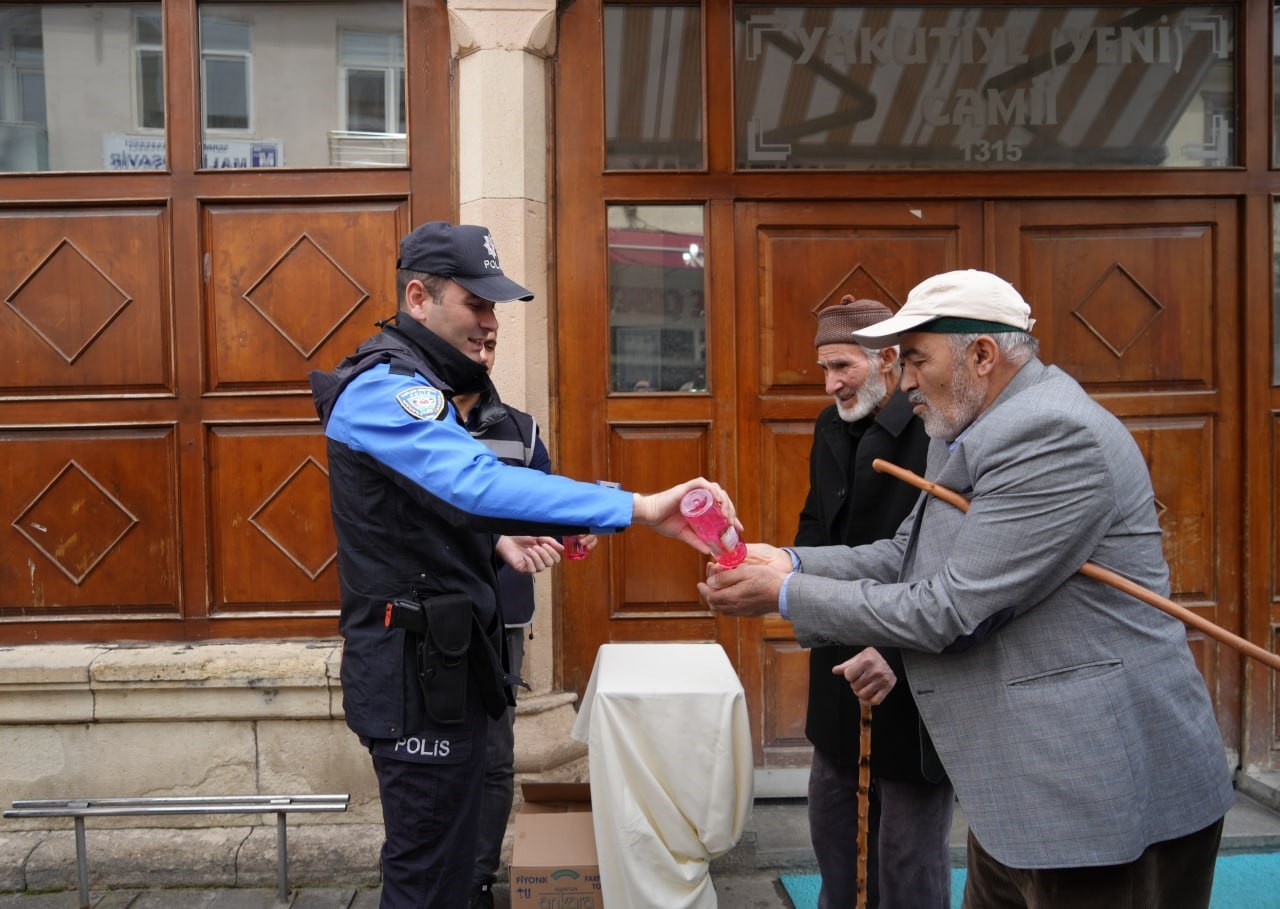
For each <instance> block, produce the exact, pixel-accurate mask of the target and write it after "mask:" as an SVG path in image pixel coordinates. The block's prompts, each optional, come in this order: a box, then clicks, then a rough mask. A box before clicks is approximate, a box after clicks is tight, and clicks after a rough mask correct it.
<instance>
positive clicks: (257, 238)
mask: <svg viewBox="0 0 1280 909" xmlns="http://www.w3.org/2000/svg"><path fill="white" fill-rule="evenodd" d="M204 218H205V230H204V241H205V244H206V251H205V256H206V261H207V262H208V263H209V266H208V269H209V270H208V274H209V275H210V277H208V278H207V280H206V293H207V295H208V299H207V301H206V306H207V308H208V314H207V319H208V326H209V338H208V342H207V343H208V351H209V376H208V386H209V389H210V390H213V391H234V390H247V389H255V390H263V389H269V388H281V387H286V388H296V389H302V388H305V387H306V377H307V373H308V372H309V371H310V370H312V369H328V368H331V367H332V366H333V365H334V364H335V363H336V362H337V361H338V360H340V359H342V357H344V356H346V355H347V354H349V353H350V352H351V351H352V350H354V349H355V348H356V346H357V345H358V344H359V343H360V342H361V341H363V340H364V339H365V338H367V337H369V336H370V335H372V334H374V332H375V331H376V330H377V329H376V328H375V327H374V325H373V323H374V321H375V320H377V319H385V318H387V317H388V316H390V315H391V314H393V313H394V312H395V311H396V308H397V301H396V289H395V262H396V255H397V251H398V244H399V242H400V237H401V236H402V235H403V234H404V232H405V230H406V229H407V213H406V210H405V206H404V205H403V204H400V203H393V202H378V203H363V204H355V203H351V204H340V205H339V204H332V203H305V202H296V203H292V204H289V205H279V204H278V205H274V206H271V207H265V206H243V205H234V206H232V205H216V206H210V207H209V208H207V209H206V210H205V215H204Z"/></svg>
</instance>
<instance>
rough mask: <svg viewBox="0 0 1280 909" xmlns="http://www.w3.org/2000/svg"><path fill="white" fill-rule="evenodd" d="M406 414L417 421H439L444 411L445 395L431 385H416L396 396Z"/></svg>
mask: <svg viewBox="0 0 1280 909" xmlns="http://www.w3.org/2000/svg"><path fill="white" fill-rule="evenodd" d="M396 400H397V401H398V402H400V406H401V407H403V408H404V411H405V413H407V414H408V415H409V416H411V417H413V418H414V419H415V420H435V419H438V418H439V416H440V414H441V412H442V411H443V410H444V395H443V394H441V393H440V389H438V388H432V387H431V386H430V385H415V386H414V387H413V388H406V389H405V390H404V391H402V392H400V393H399V394H398V395H396Z"/></svg>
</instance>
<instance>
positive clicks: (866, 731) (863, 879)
mask: <svg viewBox="0 0 1280 909" xmlns="http://www.w3.org/2000/svg"><path fill="white" fill-rule="evenodd" d="M858 703H859V704H860V705H861V707H862V711H861V713H862V715H861V717H860V719H859V721H858V722H859V736H858V868H857V875H858V906H857V909H866V906H867V853H869V852H870V851H871V840H870V839H868V838H867V826H868V824H867V822H868V819H869V818H870V817H871V705H870V704H865V703H862V702H861V701H859V702H858Z"/></svg>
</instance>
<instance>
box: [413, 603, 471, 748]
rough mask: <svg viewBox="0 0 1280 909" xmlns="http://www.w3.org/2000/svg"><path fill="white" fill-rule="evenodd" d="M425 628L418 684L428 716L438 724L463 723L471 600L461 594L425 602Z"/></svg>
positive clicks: (421, 639) (467, 670) (468, 662)
mask: <svg viewBox="0 0 1280 909" xmlns="http://www.w3.org/2000/svg"><path fill="white" fill-rule="evenodd" d="M422 611H423V618H424V619H425V626H426V627H425V628H424V630H423V632H422V636H421V638H420V640H419V642H418V681H419V682H421V683H422V694H423V697H424V698H425V699H426V702H427V714H428V715H429V716H430V717H431V719H433V720H435V721H436V722H437V723H461V722H462V721H463V720H464V719H465V718H466V714H467V677H468V676H469V675H470V674H471V661H470V660H469V659H468V650H469V649H470V646H471V625H472V618H471V613H472V606H471V599H470V598H469V597H466V596H463V595H461V594H448V595H446V596H438V597H431V598H430V599H426V600H423V601H422Z"/></svg>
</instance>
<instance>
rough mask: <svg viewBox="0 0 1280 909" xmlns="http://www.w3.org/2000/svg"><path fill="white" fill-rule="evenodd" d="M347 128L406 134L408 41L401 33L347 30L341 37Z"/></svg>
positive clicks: (344, 106) (340, 52)
mask: <svg viewBox="0 0 1280 909" xmlns="http://www.w3.org/2000/svg"><path fill="white" fill-rule="evenodd" d="M339 57H340V64H341V68H342V85H343V88H344V89H345V91H346V102H345V104H344V105H343V110H344V111H345V113H346V122H345V123H344V128H345V129H348V130H352V131H362V132H370V133H403V132H404V131H405V130H404V42H403V41H402V40H401V38H400V35H399V34H389V33H383V32H365V31H356V30H353V29H344V30H343V31H342V32H341V34H340V36H339Z"/></svg>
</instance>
